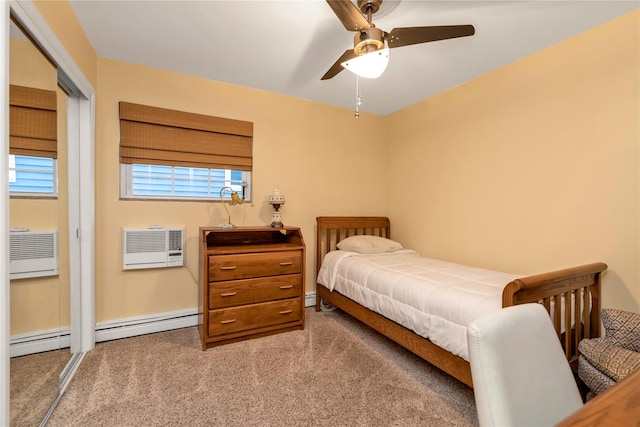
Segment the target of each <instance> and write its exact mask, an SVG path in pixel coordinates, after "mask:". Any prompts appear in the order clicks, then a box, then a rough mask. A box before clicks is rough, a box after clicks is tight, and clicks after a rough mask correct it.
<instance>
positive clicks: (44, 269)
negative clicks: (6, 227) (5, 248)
mask: <svg viewBox="0 0 640 427" xmlns="http://www.w3.org/2000/svg"><path fill="white" fill-rule="evenodd" d="M9 252H10V254H9V278H10V279H25V278H29V277H44V276H57V275H58V232H57V231H23V230H21V231H13V230H11V231H10V232H9Z"/></svg>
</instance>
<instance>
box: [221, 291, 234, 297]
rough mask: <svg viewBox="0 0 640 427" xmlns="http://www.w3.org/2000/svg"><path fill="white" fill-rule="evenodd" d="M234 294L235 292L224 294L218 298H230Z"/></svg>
mask: <svg viewBox="0 0 640 427" xmlns="http://www.w3.org/2000/svg"><path fill="white" fill-rule="evenodd" d="M235 294H237V292H225V293H222V294H220V296H221V297H232V296H234V295H235Z"/></svg>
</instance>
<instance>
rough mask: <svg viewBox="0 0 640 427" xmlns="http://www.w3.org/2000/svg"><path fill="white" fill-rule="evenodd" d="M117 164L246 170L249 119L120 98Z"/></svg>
mask: <svg viewBox="0 0 640 427" xmlns="http://www.w3.org/2000/svg"><path fill="white" fill-rule="evenodd" d="M120 163H129V164H133V163H142V164H153V165H168V166H185V167H197V168H210V169H234V170H243V171H251V168H252V163H253V123H252V122H245V121H241V120H233V119H225V118H221V117H213V116H206V115H202V114H194V113H187V112H183V111H174V110H168V109H164V108H157V107H149V106H145V105H138V104H131V103H128V102H120Z"/></svg>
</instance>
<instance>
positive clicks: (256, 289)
mask: <svg viewBox="0 0 640 427" xmlns="http://www.w3.org/2000/svg"><path fill="white" fill-rule="evenodd" d="M199 238H200V277H199V280H198V283H199V287H200V289H199V290H200V292H199V298H198V299H199V301H198V305H199V315H198V323H199V328H200V337H201V339H202V349H203V350H206V349H207V348H209V347H214V346H216V345H221V344H227V343H231V342H236V341H240V340H244V339H249V338H256V337H261V336H265V335H270V334H275V333H279V332H285V331H291V330H295V329H304V303H305V301H304V291H305V259H306V258H305V245H304V240H303V238H302V233H301V232H300V229H299V228H296V227H284V228H271V227H238V228H231V229H223V228H206V227H201V228H200V235H199Z"/></svg>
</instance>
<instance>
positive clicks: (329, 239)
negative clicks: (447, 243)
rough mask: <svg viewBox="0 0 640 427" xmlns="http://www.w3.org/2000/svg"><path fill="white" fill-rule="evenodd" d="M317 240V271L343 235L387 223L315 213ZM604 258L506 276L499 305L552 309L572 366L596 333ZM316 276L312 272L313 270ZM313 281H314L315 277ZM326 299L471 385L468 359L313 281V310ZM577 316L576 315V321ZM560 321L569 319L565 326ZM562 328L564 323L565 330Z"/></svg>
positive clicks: (379, 232) (381, 230) (384, 227)
mask: <svg viewBox="0 0 640 427" xmlns="http://www.w3.org/2000/svg"><path fill="white" fill-rule="evenodd" d="M316 222H317V225H318V228H317V240H316V245H317V248H316V262H317V264H316V274H317V272H318V271H319V270H320V266H321V265H322V260H323V258H324V255H325V254H326V253H327V252H329V251H332V250H335V249H336V245H337V244H338V242H339V241H340V240H342V239H345V238H346V237H349V236H353V235H359V234H369V235H376V236H381V237H387V238H389V237H390V236H391V226H390V222H389V219H388V218H386V217H318V218H316ZM606 268H607V265H606V264H604V263H594V264H588V265H583V266H579V267H572V268H567V269H563V270H558V271H553V272H549V273H543V274H538V275H535V276H528V277H523V278H520V279H516V280H514V281H512V282H510V283H509V284H508V285H507V286H506V287H505V289H504V291H503V294H502V306H503V307H508V306H511V305H516V304H525V303H530V302H537V303H540V304H542V305H544V307H545V308H546V309H547V312H548V313H549V314H550V315H551V319H552V321H553V324H554V328H555V329H556V332H557V334H558V338H559V339H560V340H561V343H562V345H563V348H564V349H565V354H566V356H567V360H569V362H570V363H571V364H572V368H574V370H575V369H577V348H578V342H579V341H580V339H582V338H593V337H597V336H599V335H600V274H601V273H602V272H603V271H604V270H606ZM316 277H317V276H316ZM316 283H317V281H316ZM323 300H324V301H326V302H329V303H331V304H333V305H335V306H336V307H338V308H340V309H342V310H343V311H345V312H347V313H348V314H350V315H351V316H353V317H355V318H356V319H358V320H360V321H361V322H363V323H365V324H367V325H368V326H370V327H372V328H373V329H375V330H376V331H378V332H380V333H381V334H383V335H385V336H386V337H388V338H390V339H392V340H393V341H395V342H396V343H398V344H400V345H401V346H403V347H405V348H406V349H408V350H410V351H411V352H413V353H415V354H416V355H418V356H419V357H421V358H422V359H424V360H426V361H427V362H429V363H431V364H432V365H434V366H436V367H438V368H440V369H441V370H443V371H445V372H447V373H448V374H449V375H451V376H453V377H455V378H457V379H458V380H460V381H462V382H463V383H465V384H467V385H469V386H471V387H472V386H473V383H472V380H471V369H470V367H469V362H467V361H466V360H464V359H462V358H461V357H459V356H456V355H454V354H452V353H450V352H448V351H446V350H444V349H442V348H440V347H438V346H437V345H435V344H433V343H432V342H431V341H430V340H428V339H426V338H423V337H421V336H419V335H417V334H415V333H414V332H412V331H410V330H409V329H407V328H405V327H403V326H400V325H399V324H397V323H395V322H393V321H391V320H389V319H387V318H385V317H384V316H381V315H379V314H377V313H375V312H373V311H371V310H369V309H367V308H365V307H363V306H361V305H360V304H358V303H356V302H355V301H353V300H351V299H349V298H347V297H345V296H343V295H341V294H340V293H338V292H331V291H329V290H328V289H327V288H326V287H324V286H322V285H320V284H316V311H319V310H320V307H321V301H323ZM576 320H578V321H576ZM564 325H571V327H570V328H564ZM565 329H567V331H566V333H565Z"/></svg>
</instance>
